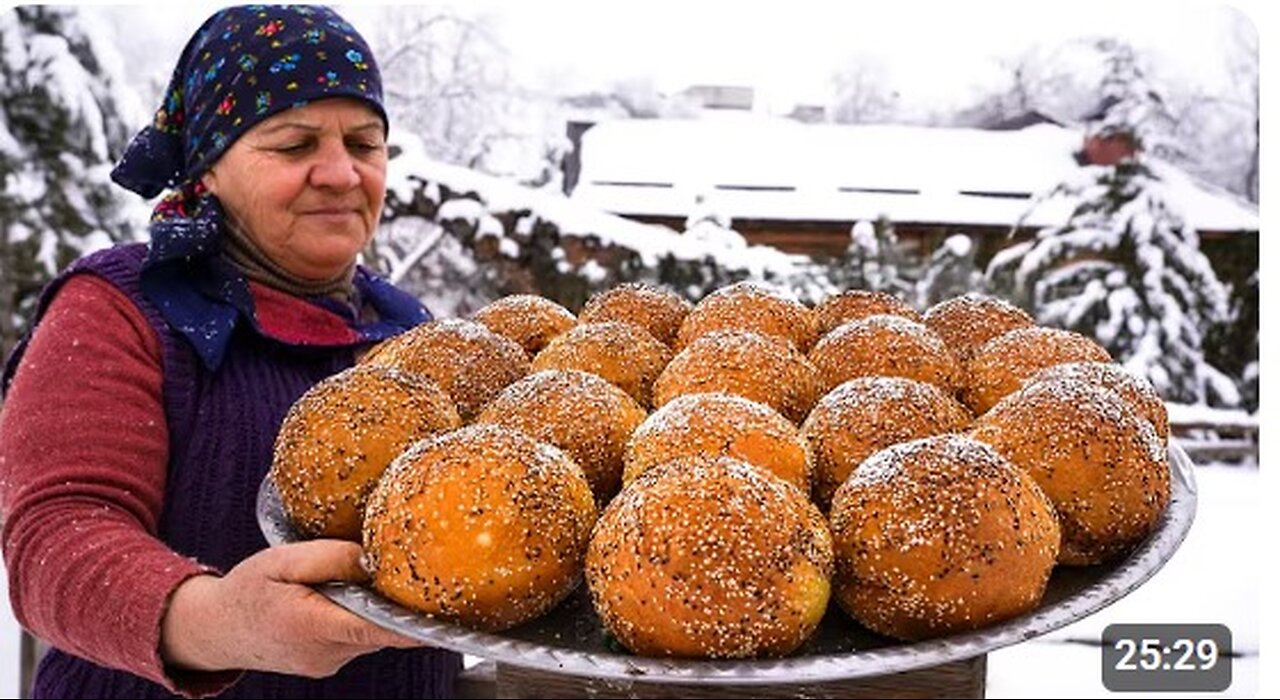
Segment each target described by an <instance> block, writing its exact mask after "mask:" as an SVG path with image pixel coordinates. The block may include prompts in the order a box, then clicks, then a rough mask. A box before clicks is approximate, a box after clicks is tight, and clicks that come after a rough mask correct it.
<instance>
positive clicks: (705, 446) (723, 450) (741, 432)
mask: <svg viewBox="0 0 1280 700" xmlns="http://www.w3.org/2000/svg"><path fill="white" fill-rule="evenodd" d="M694 455H709V456H719V455H725V456H729V457H734V458H736V459H740V460H742V461H744V462H748V463H750V464H753V465H755V466H757V467H761V468H763V469H766V470H768V471H770V472H771V473H773V474H774V475H776V476H778V477H780V478H782V479H783V480H785V481H787V482H788V483H791V484H793V485H794V486H796V488H798V489H800V491H801V492H803V493H804V494H806V497H807V495H808V493H809V483H810V475H811V472H812V469H813V466H812V457H811V455H810V452H809V445H808V441H806V440H805V439H804V438H803V437H801V435H800V431H799V430H798V429H797V428H796V427H795V425H793V424H792V423H791V422H790V421H788V420H787V419H786V418H784V417H783V416H782V415H781V414H779V413H778V412H777V411H775V410H774V409H772V408H770V407H769V406H767V405H765V404H762V403H758V402H755V401H751V400H749V399H746V398H744V397H741V396H734V395H731V394H724V393H705V394H688V395H685V396H681V397H678V398H676V399H674V400H672V401H670V402H669V403H667V404H666V405H664V406H663V407H662V408H660V409H658V410H657V411H655V412H654V413H653V414H652V415H650V416H649V417H648V418H646V419H645V420H644V422H643V423H641V424H640V426H639V427H638V428H636V430H635V432H634V433H632V435H631V439H630V441H629V442H628V443H627V448H626V457H625V467H624V474H623V480H624V481H625V482H627V483H630V482H631V481H633V480H634V479H635V478H636V477H638V476H639V475H640V474H642V473H643V472H645V471H646V470H648V469H651V468H653V467H656V466H658V465H659V464H662V463H664V462H668V461H671V460H672V459H675V458H676V457H686V456H694Z"/></svg>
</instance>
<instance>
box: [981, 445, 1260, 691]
mask: <svg viewBox="0 0 1280 700" xmlns="http://www.w3.org/2000/svg"><path fill="white" fill-rule="evenodd" d="M1195 476H1196V480H1197V486H1198V488H1199V502H1198V504H1197V508H1196V518H1195V522H1194V523H1193V524H1192V526H1191V531H1190V532H1189V533H1188V534H1187V539H1186V540H1185V541H1184V542H1183V543H1182V546H1181V547H1180V548H1179V549H1178V551H1177V553H1175V554H1174V555H1173V557H1172V558H1171V559H1170V560H1169V562H1168V563H1167V564H1165V566H1164V568H1163V569H1161V570H1160V572H1159V573H1157V574H1156V575H1155V576H1154V577H1153V578H1152V579H1151V580H1150V581H1147V582H1146V583H1145V584H1144V585H1142V586H1141V587H1140V588H1138V590H1136V591H1134V592H1133V593H1130V594H1129V595H1128V596H1126V597H1124V598H1122V599H1121V600H1119V601H1118V602H1116V603H1115V604H1113V605H1111V606H1110V607H1108V608H1105V609H1103V610H1101V611H1099V612H1097V613H1095V614H1094V615H1092V616H1090V617H1087V618H1085V619H1084V620H1081V621H1080V622H1077V623H1075V624H1073V625H1070V626H1068V627H1064V628H1062V629H1060V630H1057V631H1056V632H1052V633H1050V634H1048V635H1045V636H1044V637H1040V638H1038V639H1035V640H1033V641H1030V642H1027V643H1023V644H1018V645H1015V646H1013V647H1008V648H1006V649H1002V650H999V651H996V652H994V653H992V654H991V655H990V656H989V657H988V659H987V662H988V664H987V697H989V698H1038V697H1064V698H1093V697H1108V696H1110V695H1113V694H1112V693H1109V692H1108V691H1107V690H1106V689H1105V688H1104V687H1103V686H1102V661H1101V656H1102V652H1101V650H1100V648H1099V647H1098V646H1094V645H1089V644H1083V643H1079V642H1081V641H1084V640H1092V641H1095V642H1096V641H1097V640H1098V639H1099V638H1100V637H1101V635H1102V630H1103V628H1105V627H1106V626H1107V625H1109V624H1112V623H1189V622H1204V623H1221V624H1225V625H1226V626H1227V627H1229V628H1230V629H1231V636H1232V644H1233V649H1234V650H1235V652H1236V653H1237V654H1240V656H1239V657H1238V658H1236V659H1234V665H1233V668H1232V685H1231V687H1230V688H1229V689H1227V691H1226V692H1224V693H1221V694H1214V697H1233V698H1246V697H1255V696H1256V695H1257V694H1258V665H1259V660H1258V636H1259V624H1258V614H1259V594H1260V593H1261V588H1262V586H1261V582H1262V576H1263V575H1264V572H1263V569H1262V565H1263V564H1262V561H1261V558H1260V557H1258V556H1257V554H1259V553H1260V552H1257V553H1255V550H1254V549H1253V547H1255V546H1257V545H1258V544H1260V543H1261V542H1263V541H1266V540H1260V539H1259V538H1258V537H1257V531H1258V527H1259V526H1260V525H1261V518H1262V510H1261V498H1260V493H1259V486H1260V482H1261V479H1260V478H1259V472H1258V470H1257V469H1251V468H1242V467H1231V466H1221V465H1217V466H1205V467H1200V468H1197V469H1196V474H1195ZM1267 540H1269V538H1267ZM1265 546H1266V549H1267V550H1271V547H1270V545H1265ZM1115 695H1122V694H1119V693H1116V694H1115ZM1140 696H1141V697H1144V698H1146V697H1190V695H1189V694H1185V693H1167V694H1163V695H1162V694H1156V693H1141V694H1140Z"/></svg>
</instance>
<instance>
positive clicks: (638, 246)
mask: <svg viewBox="0 0 1280 700" xmlns="http://www.w3.org/2000/svg"><path fill="white" fill-rule="evenodd" d="M393 141H394V143H395V145H396V146H397V148H398V150H399V154H398V155H397V156H396V157H394V158H392V159H391V162H390V164H389V166H388V172H387V184H388V188H389V189H391V190H392V191H395V192H396V193H397V195H398V196H399V197H401V198H402V199H404V200H405V201H409V200H410V199H412V196H413V190H414V188H415V187H416V186H417V184H416V181H419V180H421V181H425V182H431V183H437V184H441V185H446V186H448V187H449V188H451V189H453V190H454V191H456V192H474V193H476V194H477V195H478V196H479V197H480V198H481V200H483V203H484V209H487V210H488V211H490V212H518V211H523V210H528V211H529V212H530V213H531V214H532V215H533V216H536V217H538V218H540V219H543V220H545V221H548V222H551V223H554V224H555V225H556V227H557V228H558V229H559V230H560V231H561V232H562V233H564V234H570V235H590V236H594V237H596V238H598V239H599V240H600V241H601V242H602V243H605V244H608V245H617V246H622V247H625V248H629V249H631V250H634V251H636V252H637V253H638V254H639V255H640V258H641V260H642V261H643V262H644V264H645V265H646V266H649V267H653V266H656V265H657V264H658V260H659V258H660V257H661V256H663V255H666V254H671V255H674V256H675V257H676V258H677V259H682V260H696V259H701V258H704V257H710V258H712V259H715V260H718V261H720V262H721V263H723V264H725V265H726V266H728V267H739V268H742V269H746V270H750V271H751V273H752V274H753V276H755V277H758V278H759V277H763V276H764V275H765V271H771V272H773V273H779V272H785V271H789V270H791V269H792V268H793V267H794V266H795V265H796V264H798V263H799V262H801V261H802V258H801V257H800V256H795V255H790V254H787V253H784V252H782V251H779V250H777V249H775V248H772V247H769V246H763V245H752V246H747V245H745V242H742V243H741V244H739V242H738V241H732V240H728V241H727V240H724V239H716V240H708V239H707V238H705V237H699V236H685V235H681V234H679V233H677V232H676V231H673V230H671V229H669V228H667V227H665V226H659V225H654V224H642V223H637V222H635V221H631V220H630V219H625V218H623V217H621V216H617V215H615V214H611V213H608V212H605V211H602V210H600V209H598V208H595V207H590V206H586V205H583V204H582V203H581V202H576V201H573V200H572V199H570V198H568V197H565V196H564V195H563V194H561V193H560V192H559V190H554V191H550V190H546V189H532V188H529V187H525V186H523V185H520V184H519V183H516V182H514V181H511V180H507V179H504V178H499V177H494V176H492V175H487V174H485V173H482V172H479V171H476V170H471V169H469V168H464V167H461V166H457V165H450V164H448V163H443V162H440V161H437V160H435V159H432V158H430V157H428V156H427V155H426V153H425V150H424V148H423V146H422V142H421V141H420V140H419V139H417V138H416V137H413V136H412V135H410V134H407V133H404V132H399V133H397V134H396V137H395V139H394V140H393ZM442 213H443V212H442ZM477 224H480V222H479V221H478V222H477ZM739 238H740V237H739Z"/></svg>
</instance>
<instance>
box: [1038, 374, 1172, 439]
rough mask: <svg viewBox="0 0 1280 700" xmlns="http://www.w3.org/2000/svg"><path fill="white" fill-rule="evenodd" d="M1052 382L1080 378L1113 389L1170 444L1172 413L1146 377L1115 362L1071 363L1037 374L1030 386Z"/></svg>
mask: <svg viewBox="0 0 1280 700" xmlns="http://www.w3.org/2000/svg"><path fill="white" fill-rule="evenodd" d="M1053 379H1079V380H1082V381H1084V382H1086V383H1088V384H1092V385H1094V386H1100V387H1102V388H1104V389H1110V390H1112V391H1114V392H1116V393H1117V394H1119V395H1120V398H1122V399H1124V400H1125V401H1126V402H1127V403H1128V404H1129V406H1130V407H1131V408H1133V410H1135V411H1137V412H1138V415H1139V416H1142V417H1143V418H1146V419H1147V421H1148V422H1150V423H1151V427H1153V428H1155V429H1156V435H1157V436H1159V438H1160V441H1161V442H1164V443H1167V442H1168V441H1169V410H1168V409H1167V408H1165V405H1164V401H1162V400H1161V399H1160V395H1159V394H1157V393H1156V388H1155V387H1153V386H1151V382H1150V381H1147V379H1146V377H1139V376H1137V375H1134V374H1130V373H1129V372H1128V371H1126V370H1125V368H1124V367H1121V366H1120V365H1118V364H1115V363H1114V362H1069V363H1067V364H1065V365H1054V366H1053V367H1049V368H1046V369H1042V370H1040V371H1039V372H1036V373H1035V374H1034V375H1032V376H1031V378H1030V379H1028V380H1027V382H1026V383H1027V384H1032V383H1035V382H1045V381H1050V380H1053Z"/></svg>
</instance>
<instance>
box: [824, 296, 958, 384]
mask: <svg viewBox="0 0 1280 700" xmlns="http://www.w3.org/2000/svg"><path fill="white" fill-rule="evenodd" d="M809 361H810V362H812V363H813V366H814V367H816V368H817V369H818V378H819V380H820V382H821V385H822V391H824V392H825V391H830V390H831V389H833V388H835V387H836V386H838V385H839V384H842V383H844V382H846V381H848V380H850V379H854V378H857V377H874V376H881V377H906V378H907V379H914V380H916V381H919V382H924V383H926V384H933V385H935V386H937V387H939V388H941V389H942V390H943V391H947V392H953V391H954V390H955V386H956V382H957V380H958V379H959V377H960V366H959V365H958V364H957V363H956V360H955V358H954V357H952V355H951V353H950V351H948V350H947V347H946V345H945V344H944V343H943V342H942V339H941V338H939V337H938V336H937V335H935V334H934V332H933V331H931V330H929V329H928V328H926V327H925V326H924V324H921V323H916V322H915V321H911V320H908V319H906V318H903V317H902V316H890V315H878V316H868V317H866V318H863V319H860V320H858V321H850V322H848V323H845V324H843V325H841V326H839V327H837V328H836V329H835V330H833V331H831V332H830V333H828V334H826V335H824V336H822V339H821V340H819V341H818V343H817V345H814V346H813V350H810V351H809Z"/></svg>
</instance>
